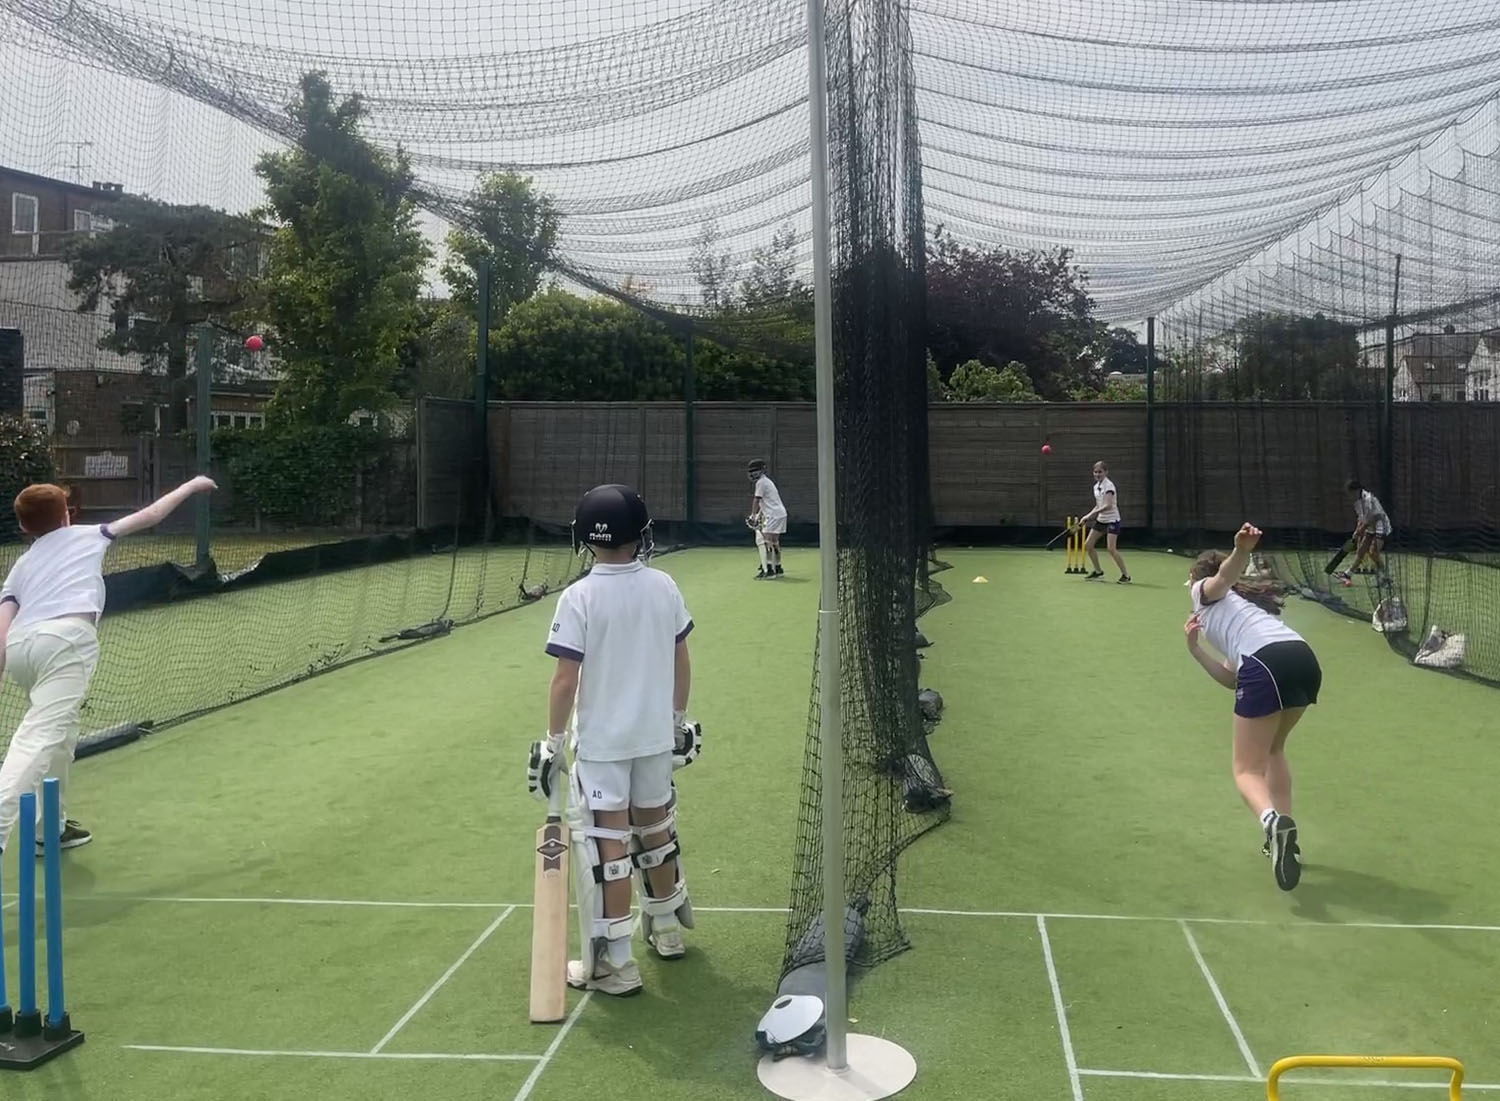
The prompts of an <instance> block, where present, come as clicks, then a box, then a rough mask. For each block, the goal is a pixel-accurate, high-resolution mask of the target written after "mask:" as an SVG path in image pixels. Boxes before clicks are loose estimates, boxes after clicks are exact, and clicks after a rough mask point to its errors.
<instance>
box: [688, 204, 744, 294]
mask: <svg viewBox="0 0 1500 1101" xmlns="http://www.w3.org/2000/svg"><path fill="white" fill-rule="evenodd" d="M718 244H719V227H718V223H716V222H715V221H714V220H713V219H712V218H710V219H709V220H708V221H706V222H704V223H703V229H702V230H701V231H700V232H699V234H698V238H697V240H696V241H694V242H693V258H692V261H691V263H692V268H693V274H694V275H695V276H696V277H697V279H698V288H699V291H700V293H701V294H702V296H703V305H704V306H706V307H708V309H710V310H715V311H718V310H727V309H729V308H730V307H732V306H733V305H734V265H733V264H732V263H731V261H730V259H729V254H728V253H727V252H723V253H721V252H717V251H715V250H716V249H717V248H718Z"/></svg>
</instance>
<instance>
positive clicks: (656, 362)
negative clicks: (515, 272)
mask: <svg viewBox="0 0 1500 1101" xmlns="http://www.w3.org/2000/svg"><path fill="white" fill-rule="evenodd" d="M490 348H491V349H492V352H491V357H492V361H493V362H495V363H497V364H498V365H499V368H498V369H497V371H496V372H495V373H494V374H493V375H492V376H491V379H490V392H491V393H492V394H494V395H496V396H498V397H501V398H504V399H506V400H508V401H661V400H668V399H671V398H680V397H681V396H682V370H683V346H682V341H681V340H679V339H678V338H677V337H675V336H674V335H673V334H672V333H671V332H670V331H669V330H668V329H667V328H666V326H664V325H662V324H661V323H660V322H658V321H654V320H652V319H651V318H650V317H647V316H646V315H645V314H643V313H641V312H640V311H639V310H633V309H631V308H630V307H628V306H626V305H623V304H622V303H620V302H616V301H614V300H612V299H607V298H580V297H578V296H577V295H574V294H569V293H568V292H567V291H564V290H558V289H553V290H549V291H545V292H543V293H542V294H539V295H537V296H536V297H534V298H530V299H528V300H526V301H525V302H521V303H518V304H517V305H516V306H514V307H512V309H511V311H510V313H509V315H507V316H506V319H505V323H504V324H503V325H501V326H500V328H499V329H496V330H495V331H494V332H492V333H491V334H490Z"/></svg>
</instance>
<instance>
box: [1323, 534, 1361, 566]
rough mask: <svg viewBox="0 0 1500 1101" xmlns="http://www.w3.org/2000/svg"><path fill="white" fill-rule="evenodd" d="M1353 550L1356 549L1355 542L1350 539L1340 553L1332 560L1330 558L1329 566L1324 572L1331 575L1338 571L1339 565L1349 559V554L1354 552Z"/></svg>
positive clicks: (1340, 549)
mask: <svg viewBox="0 0 1500 1101" xmlns="http://www.w3.org/2000/svg"><path fill="white" fill-rule="evenodd" d="M1353 549H1354V540H1353V539H1350V540H1349V541H1348V542H1347V543H1345V544H1344V545H1343V546H1342V547H1340V548H1339V552H1338V553H1337V554H1335V555H1334V556H1333V557H1332V558H1330V559H1329V560H1328V565H1326V566H1324V567H1323V572H1324V573H1329V574H1331V573H1332V572H1333V571H1334V570H1336V569H1338V568H1339V563H1340V562H1342V561H1343V560H1344V559H1345V558H1348V557H1349V552H1350V551H1352V550H1353Z"/></svg>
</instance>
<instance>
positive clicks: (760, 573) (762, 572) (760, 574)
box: [755, 567, 771, 581]
mask: <svg viewBox="0 0 1500 1101" xmlns="http://www.w3.org/2000/svg"><path fill="white" fill-rule="evenodd" d="M770 576H771V574H770V573H769V571H767V570H766V569H765V567H761V568H760V569H758V570H756V571H755V580H757V581H764V580H765V579H766V578H768V577H770Z"/></svg>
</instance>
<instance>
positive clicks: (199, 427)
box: [193, 325, 214, 570]
mask: <svg viewBox="0 0 1500 1101" xmlns="http://www.w3.org/2000/svg"><path fill="white" fill-rule="evenodd" d="M193 371H194V374H195V375H196V377H195V378H194V380H193V381H194V382H195V383H196V384H197V396H196V399H195V401H196V404H197V409H196V410H195V412H196V413H197V416H195V417H194V418H193V421H194V426H195V432H194V434H195V435H196V436H197V439H198V473H199V474H208V475H210V476H212V475H211V472H210V471H209V467H210V465H212V463H213V440H212V433H213V423H214V420H213V409H212V405H213V378H214V338H213V330H212V329H210V328H209V327H208V326H207V325H204V326H202V327H201V328H199V330H198V348H197V356H196V359H195V363H194V366H193ZM208 503H209V495H208V494H207V493H200V494H199V495H198V500H197V502H196V504H197V509H198V515H197V519H198V555H197V562H198V569H199V570H206V569H208V568H209V566H210V564H211V563H212V561H213V556H212V546H213V543H212V540H213V519H212V517H211V516H210V514H209V511H208Z"/></svg>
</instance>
